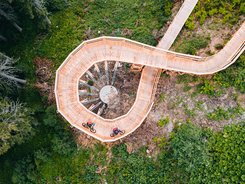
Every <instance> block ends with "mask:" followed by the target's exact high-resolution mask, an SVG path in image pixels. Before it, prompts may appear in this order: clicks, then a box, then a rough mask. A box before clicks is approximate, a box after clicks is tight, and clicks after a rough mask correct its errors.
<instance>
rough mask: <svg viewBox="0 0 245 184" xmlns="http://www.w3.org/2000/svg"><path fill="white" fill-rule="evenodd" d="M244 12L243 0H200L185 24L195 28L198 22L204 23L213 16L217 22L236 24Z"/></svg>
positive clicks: (192, 28)
mask: <svg viewBox="0 0 245 184" xmlns="http://www.w3.org/2000/svg"><path fill="white" fill-rule="evenodd" d="M244 13H245V3H244V2H243V1H242V0H223V1H219V0H213V1H209V0H208V1H207V0H199V1H198V3H197V6H196V7H195V9H194V13H193V14H192V15H191V16H190V17H189V19H188V20H187V21H186V23H185V26H186V27H187V28H189V29H191V30H194V29H195V28H197V26H196V22H199V23H200V24H201V25H202V24H203V23H204V22H205V20H206V19H207V18H208V17H212V19H214V21H216V22H222V23H228V24H230V25H234V24H236V23H237V22H238V20H239V16H241V15H244Z"/></svg>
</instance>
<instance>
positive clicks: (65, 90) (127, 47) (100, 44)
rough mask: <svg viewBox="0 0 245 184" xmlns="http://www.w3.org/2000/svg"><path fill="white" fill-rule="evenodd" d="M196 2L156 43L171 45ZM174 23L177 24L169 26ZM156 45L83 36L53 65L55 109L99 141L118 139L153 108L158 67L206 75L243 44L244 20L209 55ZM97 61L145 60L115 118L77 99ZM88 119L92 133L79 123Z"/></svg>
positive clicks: (231, 58)
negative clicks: (123, 110)
mask: <svg viewBox="0 0 245 184" xmlns="http://www.w3.org/2000/svg"><path fill="white" fill-rule="evenodd" d="M196 2H197V0H188V1H185V3H184V4H183V6H182V8H181V9H180V12H179V13H178V14H177V16H176V17H175V19H174V20H173V23H172V24H171V26H170V28H169V30H171V29H172V30H177V31H175V32H172V31H169V33H168V31H167V33H166V34H165V36H164V38H163V40H165V41H161V42H160V43H159V45H158V46H159V47H162V48H165V49H168V48H169V47H170V46H171V45H172V43H173V40H174V39H175V38H176V36H177V35H178V33H179V31H180V30H181V28H182V26H183V24H184V22H185V20H186V19H187V18H188V16H189V14H190V13H191V10H192V9H193V8H194V6H195V4H196ZM188 4H189V5H190V4H191V5H192V6H191V8H192V9H191V8H190V6H187V5H188ZM183 14H184V15H186V16H183ZM181 20H182V21H181ZM179 22H181V24H179ZM175 25H177V27H176V29H173V28H174V26H175ZM159 47H153V46H150V45H146V44H142V43H139V42H135V41H132V40H129V39H125V38H117V37H100V38H96V39H92V40H88V41H84V42H83V43H82V44H81V45H79V46H78V47H77V48H76V49H75V50H74V51H73V52H72V53H71V54H70V55H69V56H68V57H67V59H66V60H65V61H64V63H63V64H62V65H61V66H60V67H59V69H58V70H57V73H56V82H55V95H56V102H57V107H58V111H59V112H60V113H61V114H62V115H63V116H64V117H65V119H66V120H67V121H68V122H69V123H70V124H71V125H72V126H74V127H76V128H78V129H80V130H82V131H83V132H86V133H87V134H89V135H91V136H93V137H95V138H96V139H99V140H101V141H103V142H110V141H115V140H117V139H120V138H122V137H124V136H126V135H128V134H130V133H131V132H133V131H134V130H135V129H137V128H138V127H139V126H140V125H141V123H142V122H143V121H144V119H145V118H146V116H147V115H148V113H149V111H150V110H151V107H152V105H153V100H154V94H155V93H154V92H155V90H156V86H157V83H158V78H159V73H160V71H161V69H166V70H173V71H180V72H185V73H191V74H196V75H205V74H212V73H215V72H218V71H220V70H223V69H225V68H227V67H228V66H229V65H231V64H232V63H234V62H235V61H236V59H237V58H238V57H239V56H240V55H241V54H242V52H243V51H244V49H245V23H243V24H242V26H241V28H240V29H239V30H238V31H237V32H236V33H235V34H234V36H233V37H232V39H231V40H230V41H229V42H228V43H227V44H226V46H225V47H224V48H223V49H222V50H221V51H220V52H219V53H218V54H216V55H214V56H211V57H207V58H203V57H198V56H192V55H186V54H181V53H176V52H171V51H168V50H165V49H162V48H159ZM101 61H122V62H128V63H133V64H140V65H145V66H146V67H145V68H144V70H143V71H142V75H141V80H140V84H139V87H138V91H137V96H136V100H135V103H134V104H133V106H132V108H131V109H130V110H129V112H128V113H127V114H125V115H123V116H121V117H118V118H116V119H104V118H102V117H100V116H98V115H96V114H94V113H92V112H91V111H89V110H88V109H87V108H86V107H84V106H83V105H82V104H81V103H80V101H79V94H78V81H79V78H80V77H81V76H82V75H83V74H84V73H85V72H86V71H87V70H88V69H89V68H90V67H91V66H92V65H94V64H95V63H97V62H101ZM88 120H92V121H93V122H94V123H95V124H96V126H95V128H96V131H97V132H96V134H93V133H91V132H90V131H89V130H88V129H84V128H83V127H82V123H83V122H87V121H88ZM114 127H119V128H120V129H123V130H125V131H126V133H125V134H124V135H123V136H121V137H120V136H117V137H113V138H112V137H110V133H111V132H112V129H113V128H114Z"/></svg>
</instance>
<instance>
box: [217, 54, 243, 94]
mask: <svg viewBox="0 0 245 184" xmlns="http://www.w3.org/2000/svg"><path fill="white" fill-rule="evenodd" d="M213 79H214V81H215V82H216V83H219V84H221V86H224V87H229V86H234V87H235V88H237V89H238V90H240V92H241V93H245V54H242V55H241V56H240V58H239V59H238V60H237V61H236V62H235V63H234V64H233V65H231V66H229V67H228V68H227V69H225V70H223V71H221V72H219V73H216V74H215V75H214V77H213Z"/></svg>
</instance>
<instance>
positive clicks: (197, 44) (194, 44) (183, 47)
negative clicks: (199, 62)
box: [176, 36, 209, 55]
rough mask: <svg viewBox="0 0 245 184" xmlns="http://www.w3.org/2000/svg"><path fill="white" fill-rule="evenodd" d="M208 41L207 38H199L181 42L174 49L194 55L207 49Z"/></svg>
mask: <svg viewBox="0 0 245 184" xmlns="http://www.w3.org/2000/svg"><path fill="white" fill-rule="evenodd" d="M208 41H209V38H208V37H201V36H199V37H193V38H190V39H188V40H183V42H182V43H181V44H180V45H179V46H178V47H177V48H176V51H177V52H182V53H185V54H192V55H195V54H196V52H197V50H199V49H201V48H205V47H207V45H208Z"/></svg>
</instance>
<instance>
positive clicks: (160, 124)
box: [157, 117, 169, 127]
mask: <svg viewBox="0 0 245 184" xmlns="http://www.w3.org/2000/svg"><path fill="white" fill-rule="evenodd" d="M168 123H169V117H165V118H161V119H160V120H159V121H158V123H157V126H159V127H163V126H165V125H166V124H168Z"/></svg>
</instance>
